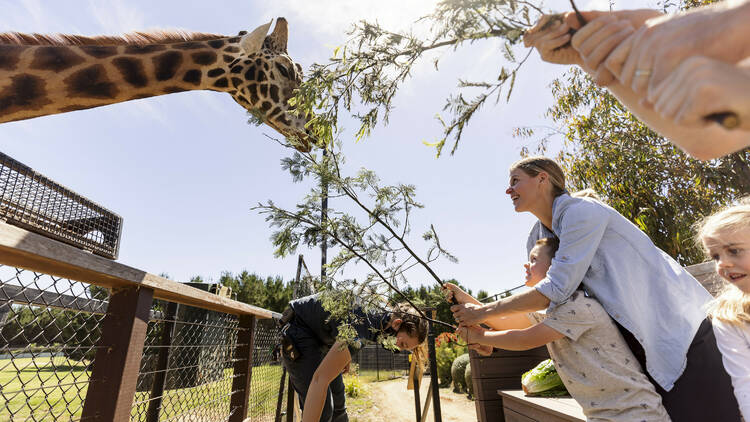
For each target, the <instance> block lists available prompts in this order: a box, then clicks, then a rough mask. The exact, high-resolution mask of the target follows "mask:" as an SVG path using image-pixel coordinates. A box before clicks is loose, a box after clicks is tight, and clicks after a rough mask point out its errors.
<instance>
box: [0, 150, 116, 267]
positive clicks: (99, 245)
mask: <svg viewBox="0 0 750 422" xmlns="http://www.w3.org/2000/svg"><path fill="white" fill-rule="evenodd" d="M0 219H2V220H6V221H7V222H8V223H11V224H14V225H17V226H20V227H23V228H25V229H28V230H31V231H34V232H37V233H40V234H42V235H44V236H47V237H51V238H53V239H57V240H60V241H62V242H65V243H68V244H71V245H73V246H77V247H79V248H82V249H85V250H87V251H90V252H93V253H95V254H97V255H101V256H104V257H106V258H111V259H116V258H117V253H118V249H119V247H120V233H121V231H122V218H121V217H120V216H118V215H116V214H114V213H112V212H111V211H109V210H107V209H105V208H103V207H101V206H99V205H97V204H95V203H94V202H92V201H90V200H88V199H86V198H84V197H82V196H81V195H78V194H77V193H75V192H73V191H71V190H69V189H67V188H65V187H63V186H61V185H59V184H57V183H55V182H54V181H52V180H50V179H48V178H46V177H45V176H43V175H41V174H39V173H37V172H35V171H34V170H32V169H31V168H29V167H27V166H25V165H23V164H21V163H19V162H18V161H16V160H14V159H13V158H11V157H9V156H7V155H5V154H3V153H2V152H0Z"/></svg>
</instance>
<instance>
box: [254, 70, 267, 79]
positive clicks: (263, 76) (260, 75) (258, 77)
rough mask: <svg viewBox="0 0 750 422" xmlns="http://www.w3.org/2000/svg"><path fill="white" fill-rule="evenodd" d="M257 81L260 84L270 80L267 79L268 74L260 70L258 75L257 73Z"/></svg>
mask: <svg viewBox="0 0 750 422" xmlns="http://www.w3.org/2000/svg"><path fill="white" fill-rule="evenodd" d="M255 80H256V81H258V82H263V81H267V80H268V78H266V72H264V71H262V70H260V69H258V73H257V75H256V76H255Z"/></svg>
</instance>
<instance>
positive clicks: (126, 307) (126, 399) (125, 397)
mask: <svg viewBox="0 0 750 422" xmlns="http://www.w3.org/2000/svg"><path fill="white" fill-rule="evenodd" d="M153 293H154V292H153V290H151V289H146V288H131V289H126V290H120V291H117V292H115V293H113V294H112V296H111V297H110V299H109V309H108V312H107V316H105V317H104V320H103V321H102V335H101V337H100V338H99V342H98V343H97V347H98V348H97V351H96V357H95V358H94V366H93V369H92V371H91V379H90V380H89V386H88V391H87V392H86V401H85V402H84V405H83V413H82V414H81V419H82V420H87V419H97V420H103V421H113V422H126V421H129V420H130V410H131V406H132V405H133V398H134V397H135V389H136V385H137V383H138V372H139V369H140V365H141V356H142V355H143V343H144V341H145V340H146V328H147V326H148V319H149V310H150V309H151V303H152V301H153Z"/></svg>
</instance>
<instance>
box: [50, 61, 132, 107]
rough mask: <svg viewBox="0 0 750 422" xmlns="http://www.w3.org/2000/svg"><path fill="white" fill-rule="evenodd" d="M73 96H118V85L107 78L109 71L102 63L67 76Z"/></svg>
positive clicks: (66, 80)
mask: <svg viewBox="0 0 750 422" xmlns="http://www.w3.org/2000/svg"><path fill="white" fill-rule="evenodd" d="M63 82H65V84H66V85H67V87H68V95H70V96H71V97H84V98H87V97H88V98H106V99H111V98H114V97H115V96H117V93H118V92H119V90H118V89H117V85H115V84H113V83H112V82H111V81H110V80H109V79H107V71H106V69H105V68H104V66H103V65H101V64H95V65H92V66H89V67H87V68H85V69H81V70H79V71H77V72H75V73H73V74H72V75H70V76H68V77H67V78H65V80H64V81H63Z"/></svg>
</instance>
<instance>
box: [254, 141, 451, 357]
mask: <svg viewBox="0 0 750 422" xmlns="http://www.w3.org/2000/svg"><path fill="white" fill-rule="evenodd" d="M338 147H339V148H340V144H339V145H338ZM343 163H344V157H343V155H342V154H341V153H340V151H336V150H327V153H326V154H324V155H322V156H319V155H317V154H315V153H312V152H308V153H300V152H295V153H294V154H293V155H292V156H291V157H289V158H285V159H284V160H282V167H283V168H284V169H286V170H288V171H289V173H290V175H291V176H292V180H294V181H295V182H298V181H302V180H304V179H305V178H308V177H314V178H315V179H317V181H318V184H317V186H316V187H314V188H313V189H312V191H311V192H310V194H308V195H307V196H305V197H304V198H303V200H302V201H301V202H300V203H299V204H297V205H296V207H295V208H294V209H293V210H287V209H284V208H281V207H278V206H277V205H276V204H274V203H273V202H272V201H268V202H267V203H266V204H258V206H256V207H254V208H253V209H254V210H257V211H258V212H260V213H261V214H264V215H265V216H266V220H267V221H268V222H269V225H270V226H271V227H273V228H274V232H273V234H272V235H271V241H272V242H273V244H274V246H275V247H276V250H275V252H274V254H275V255H276V256H286V255H289V254H292V253H295V252H296V250H297V248H299V247H300V246H306V247H310V248H312V247H317V246H319V245H321V244H322V243H323V242H326V245H327V247H328V248H329V256H330V251H336V253H335V255H333V258H332V259H330V261H329V263H328V265H327V267H326V278H325V279H324V280H318V281H317V283H316V284H317V286H318V290H319V291H322V293H323V306H324V308H325V309H326V310H327V311H328V312H330V313H331V318H333V319H336V320H338V321H341V324H342V325H340V326H339V330H338V331H339V337H338V340H340V341H345V342H350V341H352V340H353V338H354V335H353V330H352V329H351V327H347V326H346V325H347V324H351V323H353V321H352V318H353V317H354V316H353V315H352V313H351V312H350V311H351V308H352V306H353V305H354V303H355V302H357V303H358V305H359V306H361V307H362V308H364V309H365V310H369V309H382V308H383V307H384V306H385V304H386V303H387V302H388V301H389V300H388V299H392V301H391V303H393V302H401V301H404V300H406V301H408V299H409V298H408V297H407V296H405V295H401V294H400V293H399V292H400V290H401V288H403V287H404V286H407V285H408V278H407V272H408V271H409V270H411V269H412V268H415V267H419V268H422V270H424V271H427V273H428V274H429V275H430V276H431V277H432V278H433V279H434V280H439V278H438V277H437V275H436V274H435V273H434V272H433V271H432V269H431V268H430V263H432V262H434V261H435V260H437V259H439V258H445V259H448V260H450V261H456V258H455V257H454V256H453V255H451V254H450V253H449V252H448V251H447V250H445V248H443V247H442V245H441V244H440V239H439V237H438V235H437V231H436V230H435V228H434V227H433V226H430V228H429V230H428V231H427V232H426V233H425V234H424V235H423V236H422V239H423V240H424V241H425V242H426V244H427V246H426V252H423V253H419V252H418V251H416V250H415V249H414V248H413V246H412V245H411V244H410V243H409V242H407V239H408V238H409V237H410V234H411V230H412V222H411V221H412V220H411V216H412V213H413V211H414V210H417V209H420V208H422V204H420V203H419V202H417V201H416V198H415V193H416V188H415V187H414V186H413V185H406V184H396V185H383V184H381V182H380V179H379V178H378V177H377V175H376V174H375V172H373V171H372V170H368V169H365V168H361V169H360V170H359V171H358V172H357V173H356V174H354V175H346V174H344V173H342V171H341V167H342V164H343ZM324 196H327V197H328V198H330V203H331V205H330V207H329V208H328V209H327V210H326V212H325V213H324V210H323V208H322V205H321V202H322V201H321V199H322V198H323V197H324ZM352 208H353V209H354V210H353V211H351V209H352ZM350 264H355V265H356V264H362V265H364V266H366V267H367V268H368V269H369V270H370V273H369V274H368V275H367V277H366V278H365V279H364V280H348V279H343V278H342V277H341V274H342V273H343V269H344V267H345V266H347V265H350ZM392 293H395V295H394V294H392ZM423 316H424V315H423ZM385 340H386V339H384V345H386V346H388V345H390V346H393V342H392V341H385Z"/></svg>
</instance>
